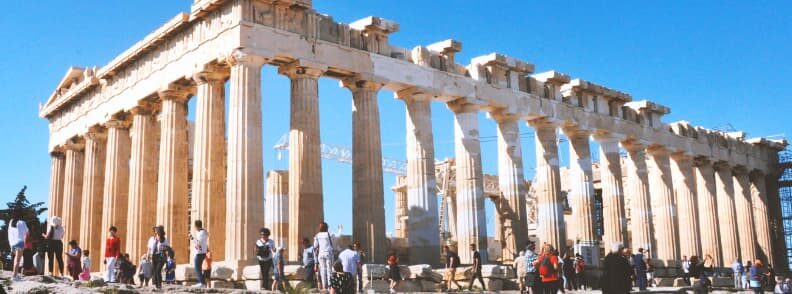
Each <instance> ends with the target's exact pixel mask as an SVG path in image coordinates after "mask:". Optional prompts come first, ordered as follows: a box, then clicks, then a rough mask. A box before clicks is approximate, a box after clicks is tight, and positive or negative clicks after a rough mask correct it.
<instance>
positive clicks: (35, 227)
mask: <svg viewBox="0 0 792 294" xmlns="http://www.w3.org/2000/svg"><path fill="white" fill-rule="evenodd" d="M25 190H27V186H24V187H22V190H20V191H19V193H17V196H16V198H14V201H12V202H8V203H6V205H7V206H8V209H3V210H0V220H3V226H2V227H0V252H8V251H9V250H11V246H10V245H9V244H8V238H7V236H8V224H9V222H11V218H12V217H14V216H21V218H22V220H24V221H25V223H27V226H28V228H29V229H30V237H31V239H32V240H33V242H34V243H38V241H39V240H41V229H42V228H41V221H40V220H39V215H40V214H42V213H44V212H45V211H47V208H46V207H44V202H38V203H33V204H30V201H28V199H27V196H25Z"/></svg>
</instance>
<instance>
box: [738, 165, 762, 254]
mask: <svg viewBox="0 0 792 294" xmlns="http://www.w3.org/2000/svg"><path fill="white" fill-rule="evenodd" d="M732 175H733V178H732V179H733V182H734V207H735V208H736V212H737V214H736V217H737V231H738V232H739V233H738V236H740V238H739V239H738V240H739V241H738V242H739V243H740V256H742V259H743V263H745V261H748V260H753V259H755V258H756V257H757V256H758V255H756V233H755V232H754V215H753V207H752V205H751V179H750V178H749V175H748V171H747V170H745V168H743V167H738V168H735V169H733V174H732Z"/></svg>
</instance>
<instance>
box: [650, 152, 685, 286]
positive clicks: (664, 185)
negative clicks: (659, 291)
mask: <svg viewBox="0 0 792 294" xmlns="http://www.w3.org/2000/svg"><path fill="white" fill-rule="evenodd" d="M647 153H648V154H649V156H648V158H647V167H648V171H649V181H650V184H649V189H650V199H651V202H652V214H653V215H654V219H653V220H652V223H653V224H654V235H653V236H654V239H655V246H654V248H653V250H654V256H655V260H654V261H655V262H656V263H657V264H660V267H659V268H658V269H659V270H661V271H659V272H658V276H668V277H673V276H675V275H676V269H677V266H678V265H677V263H678V261H679V257H680V256H679V236H678V233H677V227H676V225H677V222H676V215H677V212H676V207H675V204H674V186H673V185H674V184H673V181H672V178H671V167H670V165H671V163H670V158H669V156H670V153H669V151H668V150H666V149H665V148H663V147H658V146H650V147H649V148H648V149H647Z"/></svg>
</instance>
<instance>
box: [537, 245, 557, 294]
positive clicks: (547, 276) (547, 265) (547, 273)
mask: <svg viewBox="0 0 792 294" xmlns="http://www.w3.org/2000/svg"><path fill="white" fill-rule="evenodd" d="M554 252H555V250H553V246H552V245H550V244H545V245H544V246H543V247H542V255H541V256H539V258H537V259H536V261H534V267H536V268H537V269H538V271H539V276H540V277H541V278H542V293H547V294H556V293H558V288H559V282H560V279H559V278H558V256H556V255H555V253H554Z"/></svg>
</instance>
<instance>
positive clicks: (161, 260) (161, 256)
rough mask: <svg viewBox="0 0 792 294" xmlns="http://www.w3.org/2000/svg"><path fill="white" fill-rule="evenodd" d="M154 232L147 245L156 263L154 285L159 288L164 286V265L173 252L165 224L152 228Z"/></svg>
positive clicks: (149, 253) (148, 252) (149, 254)
mask: <svg viewBox="0 0 792 294" xmlns="http://www.w3.org/2000/svg"><path fill="white" fill-rule="evenodd" d="M152 231H153V233H154V235H153V236H151V238H149V240H148V246H147V249H148V251H147V254H148V256H149V257H150V258H151V260H152V261H153V264H154V277H153V279H152V280H153V282H154V287H156V288H157V289H161V288H162V267H163V266H165V263H166V261H167V258H168V256H171V257H172V254H168V253H171V251H172V249H171V247H170V242H169V241H168V239H167V238H166V237H165V227H163V226H155V227H154V228H152Z"/></svg>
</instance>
